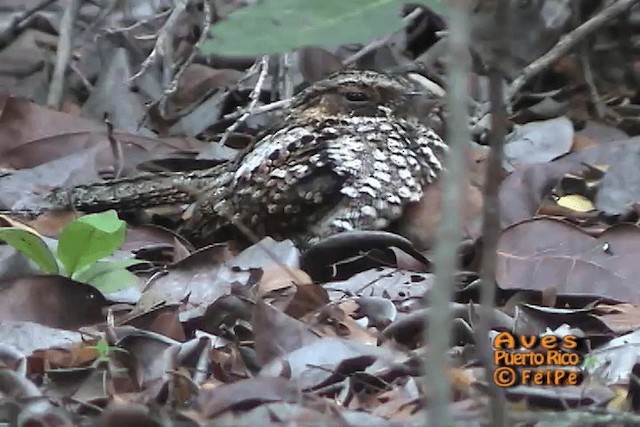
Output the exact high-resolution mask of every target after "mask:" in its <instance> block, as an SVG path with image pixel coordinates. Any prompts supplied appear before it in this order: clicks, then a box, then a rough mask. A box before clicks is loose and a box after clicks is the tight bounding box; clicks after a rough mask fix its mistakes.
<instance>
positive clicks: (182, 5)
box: [129, 0, 189, 82]
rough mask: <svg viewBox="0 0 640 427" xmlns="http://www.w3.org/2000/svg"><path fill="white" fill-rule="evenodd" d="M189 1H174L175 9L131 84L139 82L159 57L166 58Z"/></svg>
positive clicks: (132, 78)
mask: <svg viewBox="0 0 640 427" xmlns="http://www.w3.org/2000/svg"><path fill="white" fill-rule="evenodd" d="M188 2H189V1H188V0H174V8H173V10H172V11H171V14H170V15H169V17H168V18H167V21H166V22H165V23H164V25H163V26H162V28H160V31H159V32H158V35H157V39H156V43H155V44H154V46H153V49H152V50H151V53H150V54H149V56H147V58H146V59H145V60H144V61H143V62H142V65H141V66H140V70H138V72H137V73H135V74H134V75H133V76H131V78H129V81H130V82H133V81H135V80H137V79H138V78H139V77H140V76H142V75H143V74H144V73H145V72H146V71H147V70H148V69H149V67H151V65H153V64H154V63H155V62H156V61H157V60H158V57H159V56H162V57H164V56H165V55H167V52H166V51H165V49H166V46H167V44H166V43H167V39H170V40H169V42H172V40H171V36H172V35H173V34H174V32H175V27H176V24H177V23H178V17H180V15H181V14H182V12H184V10H185V9H186V8H187V4H188Z"/></svg>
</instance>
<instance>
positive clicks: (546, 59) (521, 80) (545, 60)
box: [507, 0, 638, 101]
mask: <svg viewBox="0 0 640 427" xmlns="http://www.w3.org/2000/svg"><path fill="white" fill-rule="evenodd" d="M637 2H638V0H618V1H616V2H615V3H613V4H612V5H610V6H608V7H606V8H605V9H603V10H602V11H600V12H599V13H597V14H596V15H595V16H593V17H592V18H591V19H589V20H588V21H586V22H585V23H584V24H582V25H580V26H579V27H578V28H576V29H575V30H573V31H571V32H570V33H568V34H566V35H565V36H563V37H562V38H561V39H560V41H559V42H558V43H557V44H556V45H555V46H554V47H553V48H551V50H549V51H548V52H547V53H545V54H544V55H542V56H541V57H540V58H538V59H536V60H535V61H534V62H532V63H531V64H529V65H527V66H526V67H525V69H524V70H522V72H521V73H520V75H519V76H518V77H517V78H516V79H515V80H514V81H513V82H512V83H511V86H510V87H509V90H508V91H507V96H508V99H509V100H511V101H513V99H514V97H515V95H516V94H517V93H518V92H520V90H521V89H522V88H523V87H524V85H525V84H526V83H527V82H528V81H529V80H531V79H532V78H533V77H535V76H537V75H538V74H540V73H541V72H542V71H544V70H546V69H547V68H548V67H549V66H551V65H552V64H553V63H554V62H556V61H557V60H558V59H560V58H561V57H562V56H563V55H566V54H567V53H568V52H569V51H571V49H573V48H574V47H575V46H576V45H577V44H578V43H579V42H580V41H582V40H583V39H584V38H586V37H587V36H588V35H589V34H592V33H593V32H594V31H595V30H597V29H598V28H600V27H602V26H603V25H604V24H605V23H607V22H608V21H609V20H611V19H613V18H615V17H616V16H618V15H620V14H622V13H623V12H625V11H627V10H629V9H631V7H632V6H633V5H634V4H636V3H637Z"/></svg>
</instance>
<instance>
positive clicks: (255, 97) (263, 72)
mask: <svg viewBox="0 0 640 427" xmlns="http://www.w3.org/2000/svg"><path fill="white" fill-rule="evenodd" d="M259 69H260V74H259V75H258V81H257V82H256V85H255V87H254V88H253V90H252V91H251V93H250V94H249V99H250V101H249V105H248V106H247V108H246V110H245V112H244V113H243V114H242V116H240V117H239V118H238V120H236V121H235V122H234V123H233V124H232V125H231V126H229V127H228V128H227V130H226V131H225V133H224V135H222V138H220V142H219V144H220V145H224V143H225V142H227V139H229V136H230V135H231V134H232V133H233V132H235V131H236V130H238V128H239V127H240V125H242V124H243V123H244V122H245V121H246V120H247V119H248V118H249V117H250V116H251V114H253V112H254V109H255V108H256V105H257V104H258V101H259V100H260V93H261V92H262V87H263V86H264V82H265V80H266V78H267V74H269V55H264V56H263V57H262V59H261V60H260V66H259Z"/></svg>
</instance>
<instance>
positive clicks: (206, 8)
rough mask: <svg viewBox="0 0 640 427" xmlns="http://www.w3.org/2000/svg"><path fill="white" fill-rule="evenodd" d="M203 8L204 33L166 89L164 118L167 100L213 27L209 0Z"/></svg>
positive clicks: (175, 89)
mask: <svg viewBox="0 0 640 427" xmlns="http://www.w3.org/2000/svg"><path fill="white" fill-rule="evenodd" d="M203 8H204V9H203V13H204V20H203V22H202V32H201V33H200V38H198V41H197V42H196V43H195V44H194V45H193V47H192V48H191V53H190V54H189V56H188V57H187V59H186V60H185V62H184V63H183V64H182V65H181V66H180V69H179V70H178V71H177V72H176V73H175V75H174V76H173V80H171V83H169V84H168V85H167V86H166V87H165V89H164V92H163V95H162V99H161V101H160V114H161V115H162V116H163V118H167V116H168V111H167V105H166V104H167V100H168V99H169V97H170V96H171V95H173V94H174V93H175V92H176V91H177V90H178V85H179V84H180V79H181V78H182V75H183V74H184V73H185V71H186V70H187V68H189V67H190V66H191V64H192V63H193V61H194V60H195V58H196V56H197V55H198V51H199V50H200V46H202V44H203V43H204V42H205V40H206V39H207V35H208V34H209V28H210V27H211V5H210V4H209V0H204V2H203Z"/></svg>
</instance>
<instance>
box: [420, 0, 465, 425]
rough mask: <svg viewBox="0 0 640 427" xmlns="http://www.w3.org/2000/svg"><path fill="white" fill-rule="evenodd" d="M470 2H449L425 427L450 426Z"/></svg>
mask: <svg viewBox="0 0 640 427" xmlns="http://www.w3.org/2000/svg"><path fill="white" fill-rule="evenodd" d="M469 3H470V2H469V1H468V0H450V1H449V11H450V12H449V19H450V20H449V24H450V35H449V38H448V40H449V54H450V57H449V62H448V63H449V71H448V85H447V87H448V94H449V100H448V101H449V106H450V112H451V116H450V121H449V124H448V126H447V128H448V130H447V132H448V141H449V152H448V153H447V158H446V165H447V166H446V170H445V171H444V174H443V176H442V212H444V213H446V214H445V215H443V219H442V223H441V225H440V227H439V229H438V244H437V245H436V248H435V254H434V260H435V272H436V279H437V280H436V285H435V286H434V287H433V288H431V290H430V292H429V295H428V298H429V305H430V312H429V314H430V316H429V319H428V320H427V319H426V318H425V322H427V325H425V326H426V327H425V332H426V334H427V335H426V336H425V341H426V340H428V345H427V352H426V356H425V361H424V365H425V367H426V380H425V383H424V390H425V394H426V396H427V399H428V405H429V422H428V424H427V425H433V426H449V425H453V423H452V417H451V413H450V411H449V379H448V377H447V368H448V365H447V352H448V350H449V343H450V340H451V325H452V322H451V312H450V301H451V297H452V292H453V291H452V290H453V288H454V286H455V274H456V271H457V267H458V246H459V244H460V241H461V240H462V226H461V224H462V218H461V214H460V212H461V211H462V200H463V197H462V195H463V191H462V183H463V182H462V180H461V179H460V177H461V176H462V172H463V169H464V163H465V162H464V153H465V147H466V146H467V144H468V142H469V140H470V138H471V135H470V134H469V125H468V124H469V117H468V116H469V113H468V110H467V82H468V76H469V69H470V61H469V55H468V54H467V52H468V49H469V41H470V33H469V26H470V22H469Z"/></svg>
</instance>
